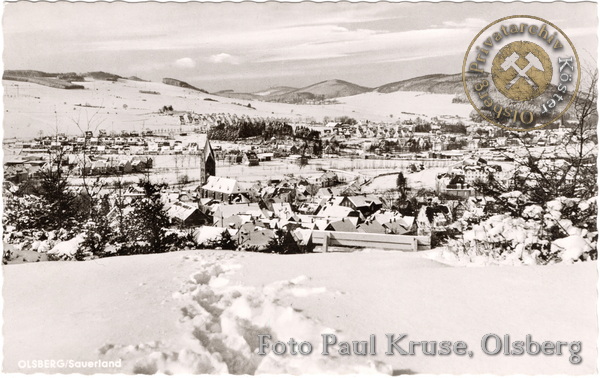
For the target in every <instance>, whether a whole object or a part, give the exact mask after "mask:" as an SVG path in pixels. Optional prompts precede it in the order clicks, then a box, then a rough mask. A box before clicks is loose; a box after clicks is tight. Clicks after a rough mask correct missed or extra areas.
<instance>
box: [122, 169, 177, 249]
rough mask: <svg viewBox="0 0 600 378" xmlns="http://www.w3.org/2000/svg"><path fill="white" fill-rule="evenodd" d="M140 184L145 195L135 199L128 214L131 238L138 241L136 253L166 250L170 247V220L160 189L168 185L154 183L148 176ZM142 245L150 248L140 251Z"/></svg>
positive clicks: (135, 247)
mask: <svg viewBox="0 0 600 378" xmlns="http://www.w3.org/2000/svg"><path fill="white" fill-rule="evenodd" d="M138 185H139V186H140V187H141V188H142V189H143V190H144V196H143V197H142V198H140V199H138V200H137V201H135V203H134V204H133V211H132V212H131V213H129V214H127V216H126V218H127V223H128V225H129V226H130V229H129V232H130V235H131V240H133V241H134V242H135V243H136V245H135V246H134V253H159V252H165V251H166V250H167V247H168V246H167V243H166V241H165V236H166V230H165V229H166V228H167V227H168V226H169V224H170V222H169V217H168V216H167V213H166V211H165V209H164V205H163V202H162V199H161V197H160V191H161V189H163V188H165V187H166V185H165V184H152V183H151V182H150V181H149V179H147V178H146V179H143V180H141V181H140V183H139V184H138ZM141 246H147V247H148V249H145V248H144V249H143V250H141V251H140V250H139V248H138V247H141Z"/></svg>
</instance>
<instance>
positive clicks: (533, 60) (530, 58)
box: [500, 52, 544, 89]
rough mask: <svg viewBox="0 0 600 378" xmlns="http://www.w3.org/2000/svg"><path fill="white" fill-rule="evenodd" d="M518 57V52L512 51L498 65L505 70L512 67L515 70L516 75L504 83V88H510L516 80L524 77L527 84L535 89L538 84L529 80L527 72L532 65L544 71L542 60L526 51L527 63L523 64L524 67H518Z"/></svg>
mask: <svg viewBox="0 0 600 378" xmlns="http://www.w3.org/2000/svg"><path fill="white" fill-rule="evenodd" d="M518 59H519V54H517V53H516V52H513V53H512V54H511V55H510V56H509V57H508V58H506V60H505V61H504V63H502V64H501V65H500V67H501V68H502V69H503V70H504V71H506V70H508V69H509V68H511V67H512V68H514V69H515V71H517V76H515V77H514V79H512V80H511V81H510V82H509V83H508V84H507V85H506V89H510V88H512V86H513V85H515V84H516V82H517V81H518V80H519V79H520V78H523V79H525V81H527V83H529V85H531V86H532V87H533V88H535V89H537V88H538V85H537V84H536V83H535V82H534V81H533V80H531V78H530V77H529V75H527V72H529V70H530V69H531V68H532V67H535V68H537V69H538V70H540V71H544V66H543V65H542V62H541V61H540V60H539V59H538V57H537V56H535V55H534V54H532V53H531V52H529V53H527V55H525V59H526V60H527V62H528V64H527V65H526V66H525V68H523V69H521V67H519V66H518V65H517V60H518Z"/></svg>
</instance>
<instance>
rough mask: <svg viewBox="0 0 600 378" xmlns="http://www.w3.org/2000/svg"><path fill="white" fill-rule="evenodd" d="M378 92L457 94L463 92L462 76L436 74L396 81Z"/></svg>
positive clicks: (382, 87) (378, 89)
mask: <svg viewBox="0 0 600 378" xmlns="http://www.w3.org/2000/svg"><path fill="white" fill-rule="evenodd" d="M375 91H376V92H380V93H391V92H398V91H404V92H427V93H436V94H455V93H461V92H463V82H462V74H453V75H445V74H434V75H426V76H420V77H415V78H412V79H408V80H402V81H396V82H394V83H389V84H385V85H382V86H380V87H377V88H375Z"/></svg>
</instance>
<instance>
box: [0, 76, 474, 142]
mask: <svg viewBox="0 0 600 378" xmlns="http://www.w3.org/2000/svg"><path fill="white" fill-rule="evenodd" d="M2 84H3V86H4V108H5V109H6V112H5V113H4V136H5V138H14V137H19V138H33V137H37V136H39V133H40V132H42V133H43V134H44V135H53V134H54V133H56V132H59V133H67V134H69V135H74V134H77V135H79V134H81V130H80V129H83V130H87V129H89V130H95V129H106V130H107V131H108V132H113V131H114V132H120V131H121V130H126V131H138V132H140V131H145V130H146V129H151V130H154V131H156V130H164V129H168V130H172V131H180V130H182V131H184V130H189V129H190V127H189V126H184V127H182V126H180V124H179V117H167V116H160V115H158V114H156V113H157V112H158V109H159V108H162V107H163V106H165V105H172V106H173V108H174V109H175V110H177V111H195V112H196V113H200V114H211V113H230V114H238V115H243V114H244V115H248V116H251V117H279V118H287V119H289V120H290V121H292V122H293V121H301V120H302V119H305V118H307V117H313V118H314V119H315V120H317V121H318V122H320V121H322V120H323V118H324V117H330V118H335V117H340V116H351V117H353V118H356V119H359V120H366V119H368V120H370V121H377V122H380V121H388V122H389V121H394V120H397V119H408V118H413V119H414V118H416V117H417V116H420V117H421V118H428V117H427V116H424V115H423V114H419V115H417V114H415V113H414V112H416V113H425V114H428V115H430V116H439V115H449V116H455V115H459V116H460V117H463V119H467V118H468V115H469V113H470V112H471V110H472V108H471V106H470V105H468V104H453V103H452V97H453V96H452V95H440V94H423V93H418V92H396V93H390V94H382V93H366V94H362V95H357V96H352V97H344V98H341V99H340V102H341V103H340V104H336V105H296V104H283V103H270V102H261V101H248V100H240V99H235V98H225V97H219V96H216V95H209V94H206V93H201V92H196V91H192V90H189V89H185V88H180V87H174V86H170V85H166V84H162V83H154V82H137V81H131V80H121V81H119V82H115V83H113V82H107V81H87V82H85V83H83V85H84V86H85V88H86V89H83V90H65V89H57V88H50V87H45V86H42V85H37V84H33V83H24V82H15V81H3V83H2ZM140 91H155V92H159V93H160V96H158V95H153V94H145V93H140ZM206 99H210V100H211V101H207V100H206ZM249 102H250V103H251V104H252V106H253V108H248V107H246V106H240V105H238V104H243V105H246V104H247V103H249ZM32 109H34V110H32ZM408 112H411V113H408ZM390 114H392V115H393V117H392V118H390Z"/></svg>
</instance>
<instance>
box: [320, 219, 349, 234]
mask: <svg viewBox="0 0 600 378" xmlns="http://www.w3.org/2000/svg"><path fill="white" fill-rule="evenodd" d="M325 231H337V232H356V227H355V226H354V223H352V222H351V221H350V220H349V219H347V218H343V219H341V220H338V221H333V222H331V223H329V224H328V225H327V227H326V228H325Z"/></svg>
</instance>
